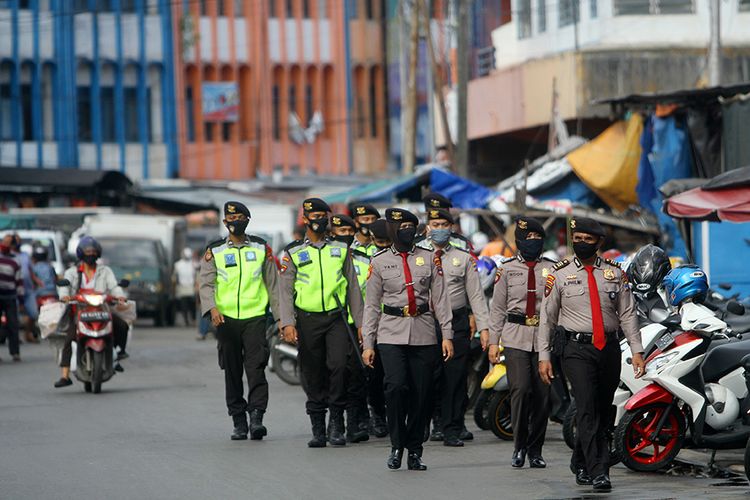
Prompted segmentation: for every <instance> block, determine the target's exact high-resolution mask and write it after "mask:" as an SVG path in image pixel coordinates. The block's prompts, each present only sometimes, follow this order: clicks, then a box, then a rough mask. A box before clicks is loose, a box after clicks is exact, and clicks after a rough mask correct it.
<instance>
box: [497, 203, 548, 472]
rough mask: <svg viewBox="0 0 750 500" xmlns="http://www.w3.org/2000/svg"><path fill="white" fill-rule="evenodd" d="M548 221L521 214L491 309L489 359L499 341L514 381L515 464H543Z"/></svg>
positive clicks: (511, 405)
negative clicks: (542, 322)
mask: <svg viewBox="0 0 750 500" xmlns="http://www.w3.org/2000/svg"><path fill="white" fill-rule="evenodd" d="M545 236H546V232H545V230H544V226H542V224H541V223H540V222H539V221H537V220H536V219H532V218H531V217H519V218H518V219H517V220H516V231H515V237H516V238H515V239H516V248H518V253H517V254H516V256H515V257H511V258H507V259H504V260H503V261H502V263H501V265H500V267H499V268H498V270H497V279H496V283H495V288H494V293H493V298H492V309H491V310H490V348H489V352H488V357H489V360H490V363H492V364H497V363H498V362H499V361H500V360H499V353H500V347H499V346H500V343H501V342H502V346H503V348H504V351H503V352H504V354H505V368H506V370H507V374H508V383H509V385H510V417H511V424H512V427H513V440H514V442H515V448H514V450H513V456H512V458H511V462H510V464H511V466H512V467H516V468H518V467H523V466H524V464H525V462H526V456H527V455H528V457H529V466H530V467H531V468H544V467H546V466H547V463H546V462H545V461H544V458H543V457H542V446H544V437H545V434H546V432H547V419H548V417H549V386H548V385H546V384H545V383H544V382H542V379H541V377H540V376H539V369H538V366H539V353H538V352H537V351H536V350H535V348H534V346H535V344H536V337H537V335H538V334H539V311H540V307H541V302H542V293H543V290H544V280H545V279H546V278H547V276H548V275H549V272H550V270H551V269H552V266H553V265H554V264H555V261H553V260H549V259H546V258H543V257H542V256H541V255H542V250H543V249H544V237H545Z"/></svg>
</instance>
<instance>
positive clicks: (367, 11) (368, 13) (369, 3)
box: [365, 0, 375, 19]
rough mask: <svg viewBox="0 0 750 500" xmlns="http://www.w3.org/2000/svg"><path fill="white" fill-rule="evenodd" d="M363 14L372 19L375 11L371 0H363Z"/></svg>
mask: <svg viewBox="0 0 750 500" xmlns="http://www.w3.org/2000/svg"><path fill="white" fill-rule="evenodd" d="M365 15H366V16H367V19H374V18H375V12H374V11H373V5H372V0H365Z"/></svg>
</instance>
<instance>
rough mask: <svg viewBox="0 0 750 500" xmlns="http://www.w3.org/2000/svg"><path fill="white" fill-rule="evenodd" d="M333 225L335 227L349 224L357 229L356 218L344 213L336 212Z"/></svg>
mask: <svg viewBox="0 0 750 500" xmlns="http://www.w3.org/2000/svg"><path fill="white" fill-rule="evenodd" d="M331 225H332V226H334V227H345V226H349V227H353V228H355V229H356V228H357V224H356V223H355V222H354V219H352V218H351V217H349V216H348V215H344V214H336V215H334V216H333V217H331Z"/></svg>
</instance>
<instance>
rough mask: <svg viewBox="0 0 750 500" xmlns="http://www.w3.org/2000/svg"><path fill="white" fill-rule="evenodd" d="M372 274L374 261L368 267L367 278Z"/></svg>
mask: <svg viewBox="0 0 750 500" xmlns="http://www.w3.org/2000/svg"><path fill="white" fill-rule="evenodd" d="M370 276H372V263H370V267H368V268H367V279H368V280H369V279H370Z"/></svg>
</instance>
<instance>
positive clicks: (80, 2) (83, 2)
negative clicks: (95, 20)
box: [73, 0, 89, 14]
mask: <svg viewBox="0 0 750 500" xmlns="http://www.w3.org/2000/svg"><path fill="white" fill-rule="evenodd" d="M88 11H89V0H73V13H75V14H78V13H80V12H88Z"/></svg>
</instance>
